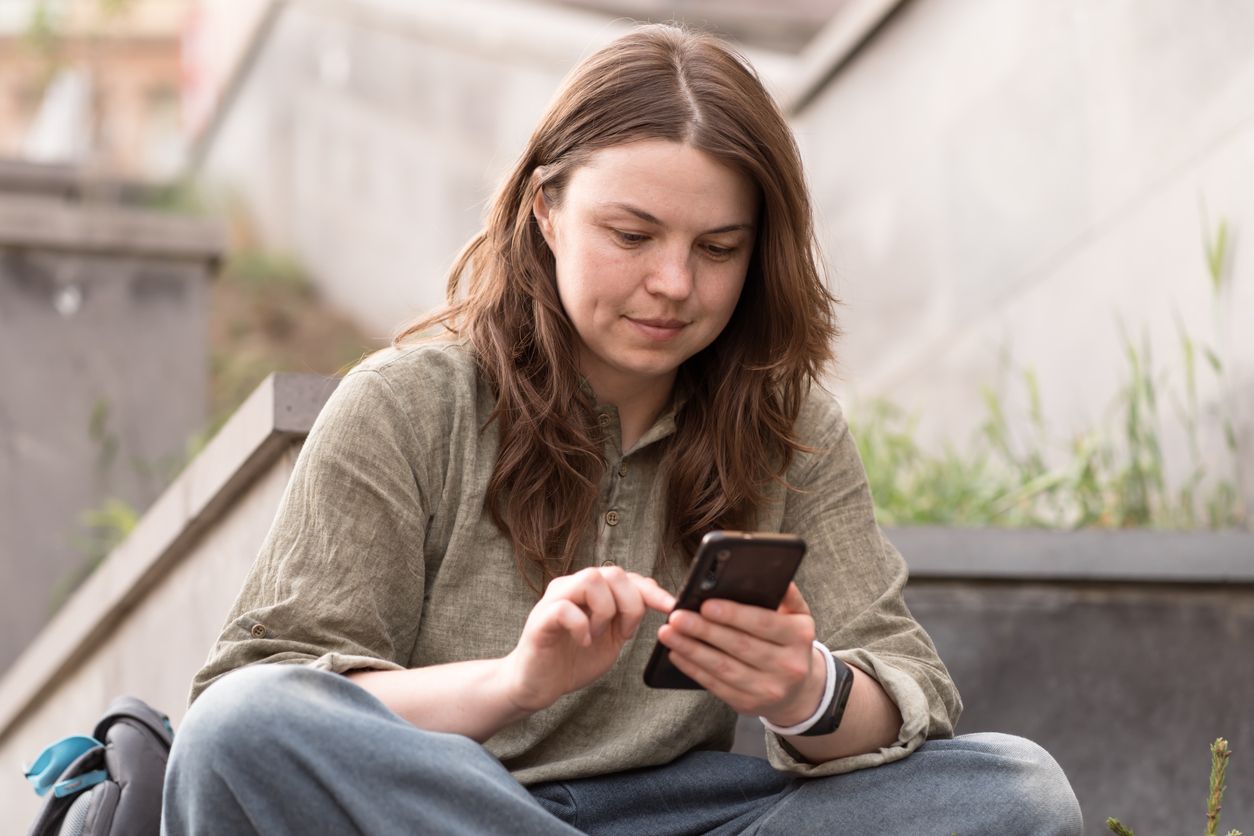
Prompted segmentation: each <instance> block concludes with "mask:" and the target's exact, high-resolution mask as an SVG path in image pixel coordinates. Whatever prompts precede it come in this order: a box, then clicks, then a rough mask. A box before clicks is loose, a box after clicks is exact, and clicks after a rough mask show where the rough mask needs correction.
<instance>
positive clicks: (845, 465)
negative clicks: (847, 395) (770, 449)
mask: <svg viewBox="0 0 1254 836" xmlns="http://www.w3.org/2000/svg"><path fill="white" fill-rule="evenodd" d="M798 430H799V435H800V437H801V440H802V441H803V443H805V444H807V445H808V446H809V447H811V448H812V452H807V453H801V454H799V455H798V457H797V460H796V461H795V462H794V464H793V466H792V467H791V468H790V469H789V471H788V474H787V480H788V482H789V484H790V486H791V487H792V490H789V491H788V493H787V497H786V499H785V500H784V503H785V508H784V518H783V520H782V522H781V530H783V531H792V532H796V533H798V534H801V535H802V536H803V537H805V539H806V542H807V544H808V550H807V553H806V559H805V560H804V561H803V563H802V567H801V569H800V571H799V572H798V573H797V585H798V587H799V588H800V590H801V593H802V595H803V596H804V597H805V599H806V601H807V603H808V604H809V606H810V610H811V613H812V614H813V615H814V620H815V630H816V633H817V636H818V638H819V640H820V641H822V642H823V643H824V644H825V645H826V646H827V647H828V648H829V649H830V650H831V651H832V652H833V653H834V654H835V655H836V656H837V657H838V658H840V659H841V660H842V661H844V662H846V663H847V664H850V665H854V666H856V667H857V668H859V669H860V670H862V671H865V672H866V673H868V674H870V675H871V676H873V677H874V678H875V679H876V680H877V681H878V682H879V683H880V685H881V686H882V687H883V688H884V691H885V692H886V693H887V694H888V696H889V697H890V698H891V699H892V700H893V702H895V703H896V704H897V708H898V709H899V710H900V712H901V718H902V725H901V730H900V732H899V733H898V736H897V740H896V741H895V742H894V743H893V744H892V745H891V746H888V747H885V748H883V749H880V750H879V751H878V752H872V753H869V754H864V755H855V756H852V757H847V758H839V759H837V760H832V761H827V762H825V763H819V764H812V763H809V762H807V761H805V760H804V759H802V758H800V757H799V756H798V755H797V753H796V752H795V751H794V750H792V747H790V746H788V745H787V743H786V742H785V741H784V740H783V739H782V738H780V737H778V736H777V735H775V734H773V733H770V732H767V754H768V757H769V758H770V761H771V763H772V765H773V766H775V768H776V769H779V770H780V771H782V772H785V773H788V774H790V775H797V776H804V777H820V776H825V775H837V774H840V773H844V772H852V771H854V770H858V769H864V768H866V767H871V766H878V765H880V764H883V763H888V762H890V761H894V760H899V759H901V758H904V757H906V756H907V755H908V754H910V753H911V752H913V751H914V750H915V749H917V748H918V747H919V746H920V744H922V743H923V741H924V740H926V739H928V738H934V737H952V736H953V730H954V725H955V724H956V723H957V721H958V716H959V714H960V713H961V712H962V701H961V699H960V698H959V696H958V691H957V689H956V688H955V687H954V684H953V680H952V679H950V677H949V672H948V671H947V670H946V669H945V666H944V664H943V663H942V662H941V660H940V658H939V657H938V656H937V654H936V648H935V646H934V645H933V644H932V640H931V639H930V638H929V637H928V635H927V633H926V632H925V631H924V630H923V628H922V627H921V626H919V624H918V622H916V621H915V620H914V618H913V616H911V614H910V611H909V610H908V609H907V608H906V604H905V601H904V600H903V599H902V590H903V588H904V587H905V584H906V579H907V576H908V572H907V569H906V563H905V561H904V560H903V559H902V557H901V555H900V554H899V553H898V552H897V550H896V549H895V548H893V546H892V544H891V543H889V542H888V540H887V538H885V537H884V535H883V534H882V533H881V532H880V530H879V526H878V525H877V524H876V522H875V514H874V511H873V508H872V504H871V492H870V488H869V487H868V485H867V480H866V474H865V471H864V470H863V468H862V461H861V459H860V458H859V456H858V451H857V446H856V445H855V443H854V440H853V437H852V436H851V435H850V434H849V430H848V427H847V425H846V423H845V421H844V418H843V416H842V415H841V413H840V409H839V407H838V406H837V405H836V403H835V401H834V400H832V399H830V398H829V397H827V396H825V395H816V396H813V397H811V398H810V400H809V402H808V403H807V404H806V407H805V409H804V410H803V412H802V415H801V417H800V420H799V422H798Z"/></svg>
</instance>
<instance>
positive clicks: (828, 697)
mask: <svg viewBox="0 0 1254 836" xmlns="http://www.w3.org/2000/svg"><path fill="white" fill-rule="evenodd" d="M814 646H815V647H816V648H818V649H819V650H821V651H823V658H824V659H826V660H827V684H826V685H824V686H823V699H822V700H820V701H819V707H818V710H817V711H815V712H814V714H812V715H811V716H810V719H809V720H803V721H801V722H800V723H798V724H797V725H795V726H788V727H787V728H784V727H782V726H777V725H775V724H774V723H772V722H771V721H770V720H768V719H766V718H765V717H759V718H758V719H759V720H761V721H762V725H764V726H766V727H767V728H768V729H770V730H771V731H773V732H775V733H776V734H801V733H802V732H804V731H809V730H810V729H811V728H812V727H813V726H814V724H815V723H817V722H818V721H819V718H820V717H822V716H823V712H824V711H827V707H828V706H829V705H831V704H832V696H833V695H834V694H835V693H836V660H835V659H834V658H832V651H830V650H828V649H827V646H826V645H824V644H823V643H822V642H820V641H817V640H816V641H815V642H814Z"/></svg>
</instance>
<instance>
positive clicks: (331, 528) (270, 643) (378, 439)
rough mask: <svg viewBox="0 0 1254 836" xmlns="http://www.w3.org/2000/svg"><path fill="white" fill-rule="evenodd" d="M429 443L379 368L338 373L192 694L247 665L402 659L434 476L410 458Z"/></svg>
mask: <svg viewBox="0 0 1254 836" xmlns="http://www.w3.org/2000/svg"><path fill="white" fill-rule="evenodd" d="M431 446H432V444H431V443H430V442H424V441H423V440H422V439H420V438H419V437H418V434H417V432H416V430H415V422H414V421H413V420H412V417H411V416H410V415H409V414H407V412H406V409H405V405H404V404H403V403H402V402H401V401H400V399H398V398H397V396H396V395H395V393H394V392H393V391H392V389H391V386H390V385H389V383H388V381H387V379H386V378H385V377H384V376H383V375H381V374H379V373H378V372H376V371H372V370H370V369H361V370H357V371H354V372H353V373H351V374H349V375H348V376H347V377H346V378H345V379H344V381H343V382H342V383H341V384H340V386H339V388H338V389H337V390H336V392H335V394H334V395H333V396H332V398H331V400H330V402H329V403H328V404H327V406H326V407H325V408H324V409H323V411H322V413H321V415H320V416H319V417H318V420H317V422H316V423H315V425H314V428H313V430H312V431H311V432H310V435H309V438H308V440H307V442H306V444H305V446H304V448H303V449H302V450H301V453H300V456H299V457H298V459H297V463H296V466H295V469H294V471H293V475H292V479H291V482H290V483H289V484H288V487H287V491H286V493H285V494H284V497H283V499H282V501H281V503H280V506H279V509H278V513H277V514H276V517H275V521H274V524H273V526H272V528H271V530H270V533H269V534H268V536H267V537H266V540H265V542H264V544H263V545H262V548H261V551H260V554H259V555H258V557H257V560H256V562H255V563H254V564H253V566H252V569H251V571H250V572H249V574H248V577H247V580H246V581H245V583H244V586H243V588H242V590H241V591H240V594H239V596H238V598H237V599H236V601H235V604H234V606H233V607H232V609H231V612H230V615H229V616H228V617H227V621H226V625H225V626H224V628H223V631H222V633H221V635H220V636H219V638H218V641H217V643H216V644H215V645H214V647H213V649H212V651H211V652H210V654H209V659H208V661H207V662H206V664H205V666H204V668H203V669H202V670H201V671H200V672H199V673H198V674H197V675H196V678H195V679H194V681H193V683H192V690H191V697H190V698H191V700H195V699H196V698H197V697H198V696H199V695H200V694H201V693H202V692H203V691H204V689H205V688H207V687H208V686H209V685H210V684H212V683H213V682H214V681H216V680H217V679H219V678H220V677H222V676H224V675H226V674H227V673H229V672H230V671H232V670H235V669H236V668H240V667H244V666H246V665H253V664H259V663H272V664H301V665H310V666H312V667H316V668H321V669H323V670H328V671H333V672H336V673H344V672H347V671H351V670H356V669H362V668H372V669H379V670H399V669H402V668H403V667H404V666H405V663H406V661H407V659H408V658H409V654H410V652H411V650H412V648H413V644H414V641H415V638H416V636H417V631H418V628H419V622H420V618H421V612H420V608H421V602H422V600H423V589H424V582H425V578H424V563H423V543H424V535H425V531H426V526H427V521H428V511H427V509H428V508H430V507H432V506H433V505H434V504H435V502H434V501H433V500H432V499H431V498H430V497H429V496H428V495H427V492H426V491H425V490H424V488H423V485H424V484H431V479H432V476H431V474H424V473H422V472H419V469H420V468H421V467H422V465H421V464H419V465H415V464H413V463H414V462H419V463H421V462H433V461H435V462H438V460H439V458H440V455H439V450H440V448H439V442H438V441H437V442H435V443H434V449H429V448H430V447H431ZM424 447H426V448H428V449H425V450H423V449H421V448H424ZM420 452H422V453H425V455H420ZM437 484H438V482H437ZM437 498H438V497H437ZM415 603H417V608H415Z"/></svg>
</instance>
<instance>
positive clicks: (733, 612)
mask: <svg viewBox="0 0 1254 836" xmlns="http://www.w3.org/2000/svg"><path fill="white" fill-rule="evenodd" d="M658 638H659V640H661V642H662V644H664V645H666V646H667V647H668V648H670V651H671V654H670V655H671V660H672V661H673V662H674V663H675V667H677V668H679V670H681V671H683V672H684V673H685V674H687V675H688V676H689V677H691V678H692V679H693V680H695V681H696V682H697V684H699V685H701V686H703V687H704V688H705V689H706V690H708V691H709V692H710V693H712V694H714V696H716V697H718V698H719V699H721V700H723V701H724V702H726V703H727V704H728V705H730V706H731V707H732V708H733V709H735V710H736V712H737V713H739V714H744V715H759V716H762V717H765V718H766V719H767V720H769V721H770V722H772V723H774V724H776V725H779V726H791V725H795V724H796V723H800V722H802V721H803V720H805V719H806V718H808V717H809V716H810V715H812V714H813V713H814V711H815V709H817V708H818V705H819V702H820V701H821V700H822V698H823V688H824V686H825V685H826V677H827V668H826V665H825V663H824V662H825V660H824V659H823V656H822V654H821V653H820V652H819V651H818V650H816V649H815V648H814V646H813V644H812V642H813V640H814V619H813V618H811V617H810V608H809V607H808V606H807V605H806V602H805V599H804V598H802V597H801V592H800V590H798V589H797V585H796V584H789V585H788V592H787V593H786V594H785V595H784V600H783V601H782V602H781V603H780V606H779V609H777V610H768V609H764V608H762V607H753V606H749V605H747V604H738V603H736V602H735V601H727V600H721V599H711V600H709V601H706V602H705V603H704V604H702V605H701V611H700V613H696V612H692V611H691V610H676V611H674V612H673V613H671V615H670V618H669V619H668V620H667V623H666V624H664V625H662V627H661V628H659V629H658Z"/></svg>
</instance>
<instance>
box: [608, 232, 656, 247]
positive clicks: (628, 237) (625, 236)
mask: <svg viewBox="0 0 1254 836" xmlns="http://www.w3.org/2000/svg"><path fill="white" fill-rule="evenodd" d="M614 237H616V238H618V240H619V243H621V244H626V245H628V246H634V245H636V244H641V243H643V242H644V241H645V239H646V238H648V236H647V235H641V234H640V233H639V232H624V231H623V230H621V229H616V230H614Z"/></svg>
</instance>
